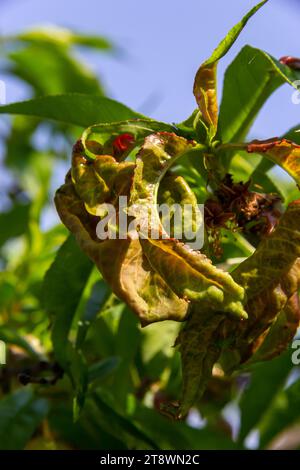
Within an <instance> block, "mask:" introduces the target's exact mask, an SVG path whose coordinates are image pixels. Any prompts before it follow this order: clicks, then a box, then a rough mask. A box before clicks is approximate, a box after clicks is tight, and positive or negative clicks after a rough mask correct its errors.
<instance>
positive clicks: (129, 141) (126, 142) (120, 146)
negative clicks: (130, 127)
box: [112, 134, 135, 156]
mask: <svg viewBox="0 0 300 470" xmlns="http://www.w3.org/2000/svg"><path fill="white" fill-rule="evenodd" d="M134 140H135V139H134V137H133V135H132V134H121V135H118V137H116V138H115V139H114V140H113V143H112V145H113V149H114V154H115V155H116V156H120V155H122V154H123V153H124V152H126V151H127V150H128V149H129V148H130V147H131V146H132V145H133V144H134Z"/></svg>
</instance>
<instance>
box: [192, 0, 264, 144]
mask: <svg viewBox="0 0 300 470" xmlns="http://www.w3.org/2000/svg"><path fill="white" fill-rule="evenodd" d="M266 2H267V0H264V1H263V2H260V3H259V4H258V5H256V6H255V7H254V8H252V9H251V10H250V11H249V12H248V13H247V15H245V16H244V18H243V19H242V20H241V21H240V22H239V23H237V24H236V25H235V26H234V27H233V28H232V29H231V30H230V31H229V33H228V34H227V36H226V37H225V38H224V39H223V41H221V42H220V44H219V45H218V47H217V48H216V49H215V51H214V52H213V54H212V56H211V57H210V58H209V59H208V60H207V61H206V62H204V63H203V64H202V65H201V67H200V68H199V70H198V72H197V74H196V77H195V82H194V95H195V98H196V101H197V103H198V106H199V109H200V111H201V113H202V114H203V119H204V121H205V123H206V124H207V125H208V126H209V127H210V128H211V129H212V134H213V135H212V137H213V136H214V134H215V132H216V129H217V125H218V103H217V83H216V82H217V77H216V75H217V65H218V62H219V60H220V59H221V58H222V57H223V56H224V55H225V54H226V53H227V52H228V51H229V49H230V48H231V46H232V45H233V44H234V42H235V41H236V40H237V38H238V36H239V35H240V33H241V32H242V30H243V28H244V27H245V25H246V24H247V22H248V20H249V19H250V18H251V17H252V16H253V15H254V14H255V13H256V12H257V11H258V10H259V8H261V7H262V6H263V5H264V4H265V3H266Z"/></svg>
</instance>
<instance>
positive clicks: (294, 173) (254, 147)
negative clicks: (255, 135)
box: [247, 139, 300, 184]
mask: <svg viewBox="0 0 300 470" xmlns="http://www.w3.org/2000/svg"><path fill="white" fill-rule="evenodd" d="M247 151H248V153H258V154H261V155H263V156H265V157H267V158H269V159H270V160H271V161H272V162H274V163H276V164H277V165H279V166H281V167H282V168H283V169H284V170H285V171H286V172H287V173H288V174H289V175H291V177H292V178H294V180H295V181H296V183H297V184H300V145H297V144H295V143H294V142H291V141H289V140H286V139H270V140H266V141H259V140H254V141H253V142H250V143H249V144H248V145H247Z"/></svg>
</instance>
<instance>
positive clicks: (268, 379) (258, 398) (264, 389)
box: [239, 351, 293, 442]
mask: <svg viewBox="0 0 300 470" xmlns="http://www.w3.org/2000/svg"><path fill="white" fill-rule="evenodd" d="M292 366H293V364H292V361H291V352H290V351H286V352H285V353H284V354H282V355H281V356H280V357H278V358H276V359H273V360H272V361H268V362H266V363H263V364H258V365H256V366H255V368H254V370H253V373H252V376H251V382H250V385H249V386H248V387H247V388H246V390H245V391H244V393H243V395H242V397H241V401H240V409H241V429H240V434H239V440H240V442H243V441H244V439H245V438H246V437H247V435H248V434H249V432H250V431H251V430H252V429H253V428H254V427H255V426H257V425H258V424H259V422H260V420H261V419H262V417H263V415H264V413H266V411H267V409H268V408H269V406H271V403H272V400H273V399H274V397H275V396H276V394H277V393H278V392H279V390H280V389H281V388H282V387H283V385H284V382H285V380H286V378H287V376H288V374H289V372H290V370H291V368H292Z"/></svg>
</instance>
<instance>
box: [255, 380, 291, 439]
mask: <svg viewBox="0 0 300 470" xmlns="http://www.w3.org/2000/svg"><path fill="white" fill-rule="evenodd" d="M299 409H300V380H297V381H296V382H295V383H293V384H292V385H291V386H290V387H288V388H287V389H285V390H282V391H280V392H279V393H278V395H277V396H276V397H275V399H274V400H273V402H272V404H271V406H270V407H269V408H268V410H267V411H266V413H265V415H264V416H263V419H262V420H261V423H260V425H259V431H260V447H261V448H264V447H265V446H266V445H267V444H268V443H269V442H270V441H271V440H272V439H273V438H274V437H275V436H276V435H277V434H279V433H280V432H281V431H282V430H283V429H285V428H287V427H288V426H290V425H292V424H293V423H295V422H297V421H298V420H299V416H300V414H299Z"/></svg>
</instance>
